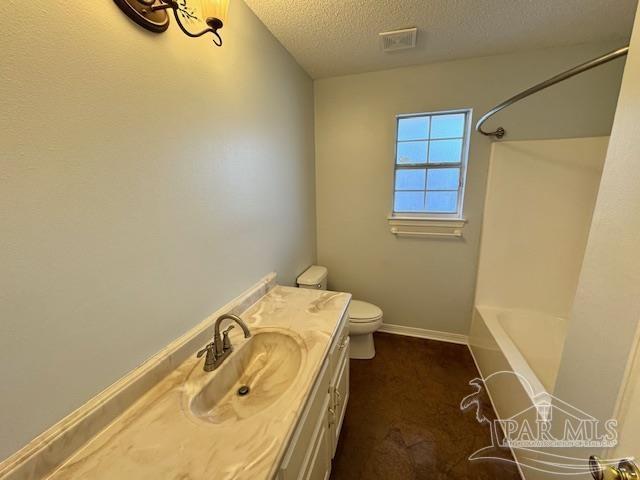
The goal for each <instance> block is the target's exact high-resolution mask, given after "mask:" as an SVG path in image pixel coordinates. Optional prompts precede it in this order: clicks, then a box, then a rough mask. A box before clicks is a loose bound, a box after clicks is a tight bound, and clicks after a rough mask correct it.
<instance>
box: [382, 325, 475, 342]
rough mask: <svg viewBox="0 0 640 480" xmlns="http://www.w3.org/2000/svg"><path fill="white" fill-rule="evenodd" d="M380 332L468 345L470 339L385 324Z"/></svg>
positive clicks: (435, 331)
mask: <svg viewBox="0 0 640 480" xmlns="http://www.w3.org/2000/svg"><path fill="white" fill-rule="evenodd" d="M378 331H379V332H384V333H392V334H394V335H404V336H406V337H417V338H428V339H429V340H439V341H441V342H449V343H459V344H461V345H468V343H469V337H468V336H467V335H462V334H460V333H448V332H438V331H437V330H427V329H426V328H416V327H405V326H403V325H391V324H388V323H383V324H382V326H381V327H380V329H379V330H378Z"/></svg>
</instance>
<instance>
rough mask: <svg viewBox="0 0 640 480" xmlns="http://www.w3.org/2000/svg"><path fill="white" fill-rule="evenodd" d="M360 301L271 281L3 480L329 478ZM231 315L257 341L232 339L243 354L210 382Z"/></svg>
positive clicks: (99, 401)
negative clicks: (206, 365) (207, 366)
mask: <svg viewBox="0 0 640 480" xmlns="http://www.w3.org/2000/svg"><path fill="white" fill-rule="evenodd" d="M350 299H351V296H350V295H348V294H344V293H337V292H327V291H319V290H305V289H299V288H292V287H282V286H278V285H275V283H274V278H271V279H269V278H267V279H266V280H265V281H264V282H263V283H261V284H260V285H259V286H258V287H254V289H253V290H249V291H248V292H246V294H245V295H244V296H243V297H242V298H239V299H237V300H236V301H234V302H232V303H231V304H230V305H227V306H225V307H223V309H220V310H219V311H218V312H216V313H214V314H213V315H212V316H211V317H210V318H209V319H208V320H206V321H205V322H203V324H202V325H200V326H198V327H197V328H196V329H194V331H192V332H190V333H188V334H187V335H185V336H184V337H182V338H181V339H178V340H177V341H176V342H174V343H173V344H171V345H170V346H169V347H167V349H166V350H165V351H163V352H161V353H160V354H159V355H157V356H156V357H154V358H152V359H150V360H149V361H148V362H146V363H145V364H143V365H142V366H141V367H140V368H138V369H136V371H134V372H132V373H131V374H130V375H128V376H127V377H125V378H124V379H122V380H121V381H120V382H118V383H117V384H116V385H114V386H113V387H110V388H109V389H107V390H106V391H105V392H103V393H102V394H100V395H99V396H98V397H96V398H95V399H93V400H92V401H90V402H89V403H88V404H87V405H86V406H84V407H82V408H81V409H79V410H78V411H77V412H75V413H73V414H72V415H70V416H69V417H67V418H66V419H64V420H63V421H61V422H60V423H59V424H57V425H56V426H54V427H53V428H52V429H50V430H49V431H48V432H45V433H44V434H43V435H42V436H41V437H39V438H37V439H36V440H34V441H33V442H32V443H31V444H29V445H27V447H25V449H23V450H22V451H20V452H18V454H17V455H14V457H12V458H10V459H8V460H7V461H5V462H3V463H2V464H0V479H2V480H14V479H20V480H23V479H34V480H36V479H42V478H47V479H50V480H70V479H91V480H101V479H105V480H106V479H109V480H112V479H114V478H135V479H137V480H144V479H154V480H155V479H158V478H194V479H204V478H215V479H216V480H218V479H251V480H257V479H265V480H268V479H274V478H275V479H279V480H291V479H310V480H311V479H313V480H315V479H326V478H328V476H329V473H330V471H331V459H332V457H333V455H334V453H335V449H336V445H337V442H338V437H339V434H340V428H341V426H342V422H343V419H344V415H345V409H346V405H347V401H348V398H349V335H348V325H349V323H348V317H347V307H348V305H349V301H350ZM227 312H232V313H235V314H238V315H240V317H241V318H242V319H243V320H244V322H246V325H247V326H248V328H249V329H250V333H251V336H250V337H249V338H247V339H245V338H244V336H243V335H242V332H241V331H240V329H239V328H236V329H234V330H231V332H230V333H229V340H230V341H231V344H232V345H233V352H232V353H231V354H230V355H229V356H228V357H227V358H225V360H224V362H223V363H222V364H221V365H220V366H219V367H218V368H217V369H216V370H214V371H212V372H206V371H204V369H203V359H198V358H196V355H195V353H196V352H197V351H198V350H199V349H200V348H202V346H203V345H204V344H205V343H207V342H208V341H209V340H210V339H211V331H212V326H213V324H214V322H215V319H216V318H217V316H218V315H220V314H222V313H227ZM228 325H229V324H227V323H226V322H225V324H224V326H228ZM145 385H146V387H144V386H145ZM143 387H144V388H143ZM136 392H138V393H136Z"/></svg>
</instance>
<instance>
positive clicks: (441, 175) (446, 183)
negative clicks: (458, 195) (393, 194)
mask: <svg viewBox="0 0 640 480" xmlns="http://www.w3.org/2000/svg"><path fill="white" fill-rule="evenodd" d="M459 186H460V169H459V168H434V169H431V170H429V175H428V176H427V190H457V189H458V187H459ZM396 188H398V187H397V186H396Z"/></svg>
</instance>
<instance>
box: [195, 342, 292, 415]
mask: <svg viewBox="0 0 640 480" xmlns="http://www.w3.org/2000/svg"><path fill="white" fill-rule="evenodd" d="M302 346H303V344H302V341H301V340H300V339H299V338H296V337H294V336H293V334H290V333H285V332H283V331H261V332H256V333H254V334H253V336H252V337H251V338H249V339H248V340H247V341H246V342H244V343H243V344H242V345H240V346H239V347H237V350H236V351H234V352H233V353H232V354H231V355H230V356H229V357H227V359H226V360H225V361H224V363H223V364H222V365H221V366H220V367H219V368H218V369H217V370H216V371H214V372H211V373H208V374H205V377H204V378H205V379H206V380H205V382H204V383H203V385H202V387H201V388H200V389H199V390H198V391H196V393H195V395H194V396H193V397H192V399H191V401H190V402H189V409H190V411H191V413H192V414H193V415H195V416H196V417H198V418H200V419H201V420H205V421H207V422H211V423H223V422H228V421H237V420H243V419H245V418H249V417H251V416H253V415H255V414H256V413H259V412H262V411H263V410H264V409H266V408H267V407H269V406H270V405H272V404H273V403H275V402H276V401H277V400H278V399H280V398H281V397H282V395H283V394H284V393H285V392H286V391H287V390H288V389H289V387H291V385H292V384H293V383H294V381H295V380H296V377H297V376H298V372H299V370H300V365H301V363H302V359H303V348H302ZM243 387H248V389H249V390H248V393H246V394H244V395H241V394H240V393H239V390H240V389H241V388H243ZM242 393H244V392H242Z"/></svg>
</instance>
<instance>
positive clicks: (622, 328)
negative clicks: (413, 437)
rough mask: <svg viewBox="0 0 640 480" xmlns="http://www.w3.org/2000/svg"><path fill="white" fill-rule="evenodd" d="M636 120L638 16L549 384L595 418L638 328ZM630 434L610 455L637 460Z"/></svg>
mask: <svg viewBox="0 0 640 480" xmlns="http://www.w3.org/2000/svg"><path fill="white" fill-rule="evenodd" d="M639 119H640V15H638V16H637V17H636V22H635V28H634V33H633V37H632V39H631V49H630V52H629V57H628V59H627V65H626V68H625V72H624V78H623V83H622V89H621V91H620V100H619V102H618V108H617V111H616V116H615V121H614V124H613V129H612V131H611V140H610V142H609V149H608V151H607V158H606V162H605V165H604V171H603V173H602V181H601V184H600V191H599V193H598V200H597V203H596V207H595V210H594V214H593V223H592V226H591V231H590V233H589V240H588V243H587V249H586V253H585V257H584V263H583V267H582V271H581V274H580V279H579V283H578V289H577V292H576V298H575V302H574V306H573V311H572V314H571V320H570V324H569V331H568V334H567V340H566V343H565V348H564V352H563V357H562V363H561V365H560V373H559V375H558V381H557V384H556V385H557V386H556V393H557V394H558V395H559V396H560V397H561V398H562V399H563V400H565V401H567V402H569V403H572V404H573V405H575V406H576V407H578V408H581V409H583V410H584V411H586V412H589V413H590V414H591V415H594V416H595V417H597V418H600V419H607V418H611V417H612V415H614V413H615V408H616V405H617V402H618V394H619V392H620V389H621V387H622V385H623V384H624V382H625V380H626V379H625V367H626V365H627V363H628V360H629V359H630V352H632V351H633V348H634V345H635V343H636V342H637V337H636V335H637V332H638V326H639V322H640V253H639V251H640V250H639V248H638V245H639V243H638V239H639V238H640V208H639V207H638V206H639V205H640V162H639V161H638V160H639V159H640V122H639ZM635 408H638V407H637V405H636V407H635ZM635 415H637V413H635ZM631 428H633V429H634V430H635V432H636V433H635V435H632V436H630V437H629V438H628V439H627V438H625V437H624V436H623V438H622V441H623V444H622V446H621V449H622V448H624V449H628V450H625V451H622V450H620V451H619V452H617V453H619V454H622V455H640V449H639V448H638V445H639V444H638V437H637V431H638V425H637V424H636V425H632V426H631ZM622 433H623V435H624V434H625V433H626V432H625V431H623V432H622ZM634 442H635V443H634ZM632 445H633V447H632ZM633 449H635V451H630V450H633Z"/></svg>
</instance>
